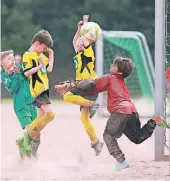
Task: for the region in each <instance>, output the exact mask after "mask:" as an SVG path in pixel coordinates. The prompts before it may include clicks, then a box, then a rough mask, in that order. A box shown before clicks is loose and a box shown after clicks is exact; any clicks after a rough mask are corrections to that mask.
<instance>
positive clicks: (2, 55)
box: [0, 50, 14, 65]
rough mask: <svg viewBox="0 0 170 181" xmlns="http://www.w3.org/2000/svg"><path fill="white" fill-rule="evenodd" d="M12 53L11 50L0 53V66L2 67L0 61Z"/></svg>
mask: <svg viewBox="0 0 170 181" xmlns="http://www.w3.org/2000/svg"><path fill="white" fill-rule="evenodd" d="M13 53H14V51H13V50H7V51H3V52H0V59H1V60H0V65H2V61H3V59H4V58H5V57H6V56H8V55H10V54H13Z"/></svg>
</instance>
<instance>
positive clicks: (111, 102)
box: [90, 74, 137, 114]
mask: <svg viewBox="0 0 170 181" xmlns="http://www.w3.org/2000/svg"><path fill="white" fill-rule="evenodd" d="M92 84H93V86H92V87H93V90H91V91H90V93H99V92H103V91H107V109H108V111H109V113H110V114H112V113H115V112H116V113H121V114H132V113H133V112H137V111H136V107H135V106H134V104H133V103H132V102H131V99H130V94H129V91H128V88H127V86H126V83H125V81H124V78H123V77H122V75H120V74H107V75H104V76H103V77H101V78H98V79H96V80H95V81H94V83H92Z"/></svg>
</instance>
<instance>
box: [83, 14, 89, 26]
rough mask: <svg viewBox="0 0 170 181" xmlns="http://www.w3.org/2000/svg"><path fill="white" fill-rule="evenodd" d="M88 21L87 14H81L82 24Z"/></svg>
mask: <svg viewBox="0 0 170 181" xmlns="http://www.w3.org/2000/svg"><path fill="white" fill-rule="evenodd" d="M88 21H89V15H83V24H84V23H87V22H88Z"/></svg>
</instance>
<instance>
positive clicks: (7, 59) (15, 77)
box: [0, 50, 40, 158]
mask: <svg viewBox="0 0 170 181" xmlns="http://www.w3.org/2000/svg"><path fill="white" fill-rule="evenodd" d="M0 56H1V62H0V63H1V67H2V68H3V70H4V72H3V73H2V75H1V78H2V82H3V84H4V86H5V88H6V89H7V90H8V91H9V93H10V94H11V96H12V98H13V103H14V111H15V114H16V116H17V118H18V120H19V122H20V125H21V127H22V129H25V130H27V129H28V127H29V125H30V123H31V122H32V121H33V120H34V119H35V118H36V116H37V110H36V107H35V106H34V105H33V104H32V103H33V101H34V99H33V97H32V96H31V94H30V90H29V81H28V79H27V78H26V77H25V76H24V72H23V70H22V67H21V66H16V65H15V60H14V55H13V50H8V51H4V52H1V53H0ZM16 142H17V144H18V146H19V150H20V156H21V158H24V157H26V156H27V155H28V154H29V155H28V156H30V148H29V147H28V143H27V139H26V138H25V136H24V138H21V139H18V140H17V141H16ZM33 144H34V146H33ZM33 144H32V145H31V146H32V149H33V150H32V151H33V152H32V154H33V155H34V156H35V155H36V152H37V149H38V146H39V144H40V140H39V139H38V140H33Z"/></svg>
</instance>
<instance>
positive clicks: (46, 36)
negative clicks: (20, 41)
mask: <svg viewBox="0 0 170 181" xmlns="http://www.w3.org/2000/svg"><path fill="white" fill-rule="evenodd" d="M36 41H39V42H40V43H41V44H44V45H46V46H47V47H52V46H53V39H52V36H51V35H50V33H49V32H48V31H47V30H41V31H39V32H38V33H36V34H35V35H34V37H33V39H32V44H33V43H35V42H36Z"/></svg>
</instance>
